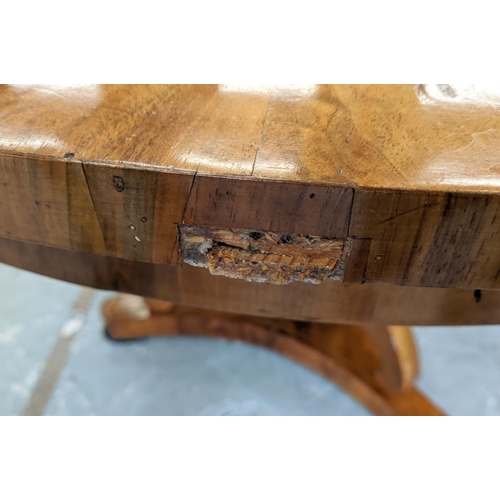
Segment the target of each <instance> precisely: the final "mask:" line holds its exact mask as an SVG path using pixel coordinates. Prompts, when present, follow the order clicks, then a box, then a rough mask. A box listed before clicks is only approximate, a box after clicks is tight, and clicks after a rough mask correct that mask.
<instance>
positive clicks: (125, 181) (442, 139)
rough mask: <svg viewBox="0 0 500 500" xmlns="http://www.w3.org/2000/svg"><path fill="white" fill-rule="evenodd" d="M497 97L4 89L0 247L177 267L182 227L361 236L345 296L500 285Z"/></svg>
mask: <svg viewBox="0 0 500 500" xmlns="http://www.w3.org/2000/svg"><path fill="white" fill-rule="evenodd" d="M499 107H500V89H498V88H493V87H484V86H483V87H481V86H475V87H474V86H446V85H436V86H434V85H406V86H405V85H402V86H401V85H392V86H384V85H308V86H304V85H302V86H300V85H299V86H236V85H219V86H217V85H206V86H204V85H194V86H193V85H185V86H182V85H181V86H178V85H147V86H140V85H139V86H136V85H110V86H103V85H83V86H44V85H38V86H37V85H25V86H16V85H1V86H0V236H3V237H6V238H14V239H18V240H23V241H30V242H35V243H40V244H43V245H50V246H53V247H57V248H61V249H67V250H74V251H78V252H80V251H85V252H93V253H96V254H102V255H107V256H110V257H116V258H124V259H130V260H137V261H143V262H149V263H157V264H159V263H164V264H172V265H180V264H181V259H180V252H179V238H178V225H179V224H181V223H185V224H196V225H205V226H212V227H222V228H227V229H236V228H248V229H252V230H255V231H277V232H288V233H291V234H300V235H304V236H306V235H317V236H321V237H326V238H353V239H354V240H360V241H362V242H356V241H355V246H354V248H356V249H357V250H356V252H354V254H353V256H352V258H351V259H350V261H348V262H347V263H346V273H345V276H344V280H345V282H346V283H366V284H369V283H380V284H394V285H405V286H419V287H448V288H465V289H472V290H473V289H477V288H480V289H494V288H499V287H500V254H499V253H498V251H497V250H496V247H497V242H498V241H499V236H500V217H498V215H499V213H498V212H499V207H500V201H499V200H500V167H499V165H500V114H499V113H498V111H497V110H498V108H499Z"/></svg>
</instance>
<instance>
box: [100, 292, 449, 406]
mask: <svg viewBox="0 0 500 500" xmlns="http://www.w3.org/2000/svg"><path fill="white" fill-rule="evenodd" d="M103 314H104V317H105V320H106V323H107V330H108V334H109V336H110V337H111V338H113V339H116V340H125V339H137V338H144V337H151V336H159V335H193V336H203V337H218V338H225V339H231V340H240V341H244V342H249V343H252V344H256V345H260V346H263V347H267V348H269V349H273V350H275V351H277V352H279V353H281V354H283V355H285V356H288V357H290V358H291V359H294V360H295V361H297V362H299V363H302V364H303V365H305V366H307V367H309V368H311V369H313V370H315V371H317V372H319V373H321V374H322V375H323V376H325V377H326V378H328V379H329V380H331V381H332V382H334V383H335V384H337V385H339V386H340V387H341V388H342V389H344V390H345V391H346V392H348V393H349V394H351V395H352V396H353V397H354V398H356V399H357V400H358V401H359V402H360V403H361V404H363V405H364V406H365V407H366V408H368V409H369V410H371V411H372V412H373V413H375V414H377V415H442V412H441V410H439V409H438V408H437V407H436V406H435V405H434V404H433V403H431V402H430V401H429V400H428V399H426V398H425V397H424V396H423V395H422V394H421V393H419V392H418V391H417V390H416V389H415V387H414V386H413V381H414V380H415V378H416V376H417V374H418V358H417V354H416V349H415V345H414V342H413V337H412V334H411V330H410V329H409V328H407V327H394V326H389V327H375V326H359V325H355V326H354V325H329V324H321V323H306V322H298V321H289V320H281V319H268V318H260V317H255V316H243V315H236V314H227V313H219V312H213V311H206V310H202V309H196V308H191V307H185V306H175V305H173V304H170V303H168V302H163V301H159V300H152V299H144V298H142V297H137V296H131V295H124V296H120V297H116V298H113V299H110V300H108V301H107V302H106V303H105V304H104V306H103Z"/></svg>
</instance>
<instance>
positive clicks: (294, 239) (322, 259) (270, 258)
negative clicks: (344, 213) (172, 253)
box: [179, 225, 351, 285]
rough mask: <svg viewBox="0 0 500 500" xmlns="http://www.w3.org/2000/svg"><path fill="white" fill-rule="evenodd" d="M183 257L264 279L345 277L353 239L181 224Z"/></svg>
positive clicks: (281, 281) (251, 278)
mask: <svg viewBox="0 0 500 500" xmlns="http://www.w3.org/2000/svg"><path fill="white" fill-rule="evenodd" d="M179 230H180V236H181V253H182V260H183V262H185V263H186V264H190V265H192V266H198V267H206V268H208V270H209V271H210V273H211V274H215V275H220V276H227V277H229V278H237V279H244V280H246V281H255V282H260V283H273V284H275V285H286V284H288V283H290V282H292V281H303V282H305V283H315V284H317V283H321V281H323V280H325V279H332V280H342V277H343V275H344V267H345V259H346V258H347V256H348V255H349V251H350V248H351V240H350V239H331V238H322V237H320V236H309V235H298V234H287V233H275V232H271V231H255V230H251V229H249V230H247V229H221V228H213V227H206V226H193V225H181V226H180V227H179Z"/></svg>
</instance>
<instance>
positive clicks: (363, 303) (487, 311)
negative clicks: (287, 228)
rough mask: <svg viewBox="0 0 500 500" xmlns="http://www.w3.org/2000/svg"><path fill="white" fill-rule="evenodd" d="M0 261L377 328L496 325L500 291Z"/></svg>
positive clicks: (239, 307) (153, 293) (4, 252)
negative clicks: (285, 281)
mask: <svg viewBox="0 0 500 500" xmlns="http://www.w3.org/2000/svg"><path fill="white" fill-rule="evenodd" d="M0 262H5V263H7V264H10V265H13V266H16V267H20V268H22V269H27V270H28V271H33V272H36V273H39V274H43V275H46V276H51V277H53V278H57V279H62V280H66V281H70V282H72V283H79V284H81V285H86V286H92V287H96V288H102V289H106V290H116V291H119V292H125V293H132V294H136V295H143V296H147V297H155V298H158V299H163V300H169V301H172V302H175V303H178V304H186V305H191V306H194V307H201V308H204V309H212V310H216V311H225V312H232V313H240V314H252V315H257V316H266V317H282V318H288V319H293V320H298V321H320V322H327V323H355V324H357V323H363V324H376V325H391V324H392V325H479V324H499V323H500V291H498V290H454V289H449V288H448V289H445V288H442V289H439V288H416V287H410V286H406V287H400V286H392V285H371V284H365V285H356V284H345V283H341V282H338V281H332V280H325V281H323V282H322V283H320V284H319V285H314V286H313V285H309V284H306V283H298V282H295V283H290V284H289V285H287V286H273V285H269V284H266V283H248V282H246V281H243V280H235V279H229V278H225V277H223V276H213V275H211V274H210V273H209V271H208V270H207V269H203V268H199V267H193V266H187V265H185V266H182V267H174V266H166V265H160V264H150V263H145V262H137V261H135V262H134V261H131V260H124V259H116V258H112V257H105V256H102V255H97V254H93V253H84V252H74V251H68V250H61V249H57V248H53V247H49V246H44V245H36V244H32V243H26V242H21V241H16V240H9V239H4V238H0Z"/></svg>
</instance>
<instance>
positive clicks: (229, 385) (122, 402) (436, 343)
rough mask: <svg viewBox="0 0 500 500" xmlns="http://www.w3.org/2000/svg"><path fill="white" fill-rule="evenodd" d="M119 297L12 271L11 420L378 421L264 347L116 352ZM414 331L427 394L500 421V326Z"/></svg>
mask: <svg viewBox="0 0 500 500" xmlns="http://www.w3.org/2000/svg"><path fill="white" fill-rule="evenodd" d="M112 295H113V294H111V293H108V292H100V291H92V290H90V289H86V288H82V287H79V286H76V285H72V284H68V283H64V282H61V281H56V280H52V279H50V278H45V277H42V276H38V275H35V274H32V273H28V272H25V271H20V270H18V269H15V268H12V267H9V266H5V265H0V415H22V414H37V413H38V414H45V415H369V412H368V411H366V410H365V409H364V408H363V407H362V406H360V405H359V404H358V403H357V402H356V401H354V400H353V399H352V398H351V397H350V396H349V395H347V394H346V393H344V392H343V391H341V390H340V389H339V388H337V387H336V386H335V385H333V384H331V383H330V382H328V381H327V380H325V379H324V378H322V377H321V376H319V375H317V374H315V373H314V372H312V371H310V370H308V369H306V368H304V367H302V366H300V365H298V364H296V363H294V362H292V361H290V360H288V359H286V358H284V357H282V356H280V355H278V354H275V353H273V352H270V351H266V350H264V349H261V348H258V347H253V346H249V345H245V344H241V343H238V342H228V341H224V340H206V339H195V338H156V339H146V340H142V341H137V342H125V343H123V342H122V343H116V342H112V341H110V340H108V339H107V338H106V337H105V336H104V334H103V321H102V318H101V313H100V307H101V304H102V302H103V301H104V300H105V299H107V298H108V297H110V296H112ZM85 300H87V302H88V303H89V305H90V307H83V306H82V307H83V308H82V307H80V306H81V304H82V301H83V302H85ZM75 303H76V306H75ZM79 304H80V306H79ZM79 307H80V309H79ZM414 332H415V336H416V340H417V343H418V348H419V352H420V356H421V376H420V379H419V382H418V386H419V387H420V389H421V390H422V391H424V392H425V393H426V394H427V395H428V396H430V397H431V398H432V399H433V400H434V401H435V402H438V403H439V405H440V406H441V408H443V409H444V410H445V411H446V412H447V413H449V414H452V415H500V383H499V382H500V327H497V326H494V327H461V328H415V329H414Z"/></svg>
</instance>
